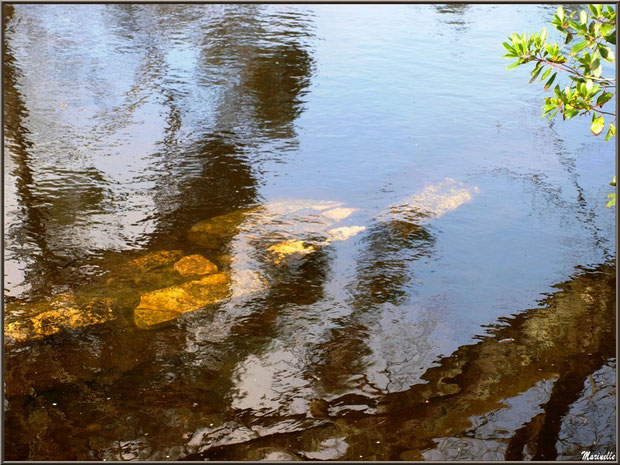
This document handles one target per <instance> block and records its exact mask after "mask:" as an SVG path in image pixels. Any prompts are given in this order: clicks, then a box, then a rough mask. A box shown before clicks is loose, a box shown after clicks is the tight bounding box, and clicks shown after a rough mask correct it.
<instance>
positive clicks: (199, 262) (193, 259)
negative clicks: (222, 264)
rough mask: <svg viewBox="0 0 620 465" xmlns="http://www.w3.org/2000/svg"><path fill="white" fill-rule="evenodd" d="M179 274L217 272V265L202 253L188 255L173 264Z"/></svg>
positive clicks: (189, 274)
mask: <svg viewBox="0 0 620 465" xmlns="http://www.w3.org/2000/svg"><path fill="white" fill-rule="evenodd" d="M174 269H175V270H177V271H178V272H179V274H180V275H181V276H191V275H205V274H212V273H216V272H217V266H216V265H215V264H214V263H213V262H211V261H209V260H207V259H206V258H205V257H203V256H202V255H198V254H196V255H188V256H187V257H183V258H182V259H181V260H179V261H178V262H176V263H175V264H174Z"/></svg>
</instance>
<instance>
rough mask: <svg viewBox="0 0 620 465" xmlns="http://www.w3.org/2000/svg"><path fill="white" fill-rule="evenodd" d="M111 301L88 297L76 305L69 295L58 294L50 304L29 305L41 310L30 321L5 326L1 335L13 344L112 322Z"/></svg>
mask: <svg viewBox="0 0 620 465" xmlns="http://www.w3.org/2000/svg"><path fill="white" fill-rule="evenodd" d="M112 303H113V299H111V298H91V299H86V300H84V301H83V302H79V303H78V302H77V301H76V299H75V297H74V296H72V295H64V294H63V295H59V296H56V297H55V298H54V299H52V301H51V302H46V303H44V304H41V303H38V304H33V307H37V308H42V309H44V311H42V312H40V313H37V314H36V315H35V316H33V317H31V318H26V319H23V320H20V321H15V322H11V323H7V324H5V327H4V330H5V332H4V334H5V336H7V337H8V338H10V339H13V340H15V341H27V340H29V339H39V338H42V337H45V336H50V335H52V334H56V333H58V332H60V331H62V330H66V329H71V328H80V327H84V326H91V325H95V324H101V323H105V322H107V321H110V320H113V319H114V318H115V315H114V313H113V310H112Z"/></svg>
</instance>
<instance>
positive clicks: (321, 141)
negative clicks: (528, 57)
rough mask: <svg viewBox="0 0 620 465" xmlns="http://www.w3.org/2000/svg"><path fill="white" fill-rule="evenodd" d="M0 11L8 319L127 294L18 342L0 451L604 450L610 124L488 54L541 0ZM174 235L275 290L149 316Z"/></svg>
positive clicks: (610, 358)
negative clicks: (551, 96) (289, 243)
mask: <svg viewBox="0 0 620 465" xmlns="http://www.w3.org/2000/svg"><path fill="white" fill-rule="evenodd" d="M4 8H5V10H4V31H5V43H4V47H5V48H4V57H3V58H4V68H3V71H4V102H5V107H4V118H5V119H4V120H5V129H4V130H5V140H4V195H5V197H4V207H5V223H4V234H5V236H4V240H5V248H4V253H5V255H4V270H5V277H4V293H5V294H4V297H5V308H4V311H5V330H6V328H7V325H8V327H10V328H13V327H14V326H10V325H18V326H19V325H20V324H22V323H23V322H24V321H26V322H29V321H37V320H36V318H37V315H40V314H41V313H42V312H44V311H49V309H50V308H54V309H58V308H60V310H59V312H60V313H62V312H65V314H71V308H78V309H82V310H83V309H85V308H86V309H88V308H91V307H92V306H94V305H95V304H94V303H93V302H99V303H101V302H107V303H109V302H111V304H110V307H109V313H106V314H105V318H102V320H101V321H98V322H97V323H98V324H81V323H80V324H64V326H63V325H61V326H62V327H60V328H56V330H54V331H50V330H47V333H46V334H47V335H46V337H39V336H41V335H42V334H40V331H39V330H40V328H39V329H37V327H36V324H34V323H32V324H31V323H28V325H30V326H27V328H28V331H29V332H27V336H25V337H24V338H23V339H22V340H18V341H15V340H14V339H12V338H10V337H9V338H6V339H5V346H4V350H5V354H4V355H5V378H4V380H5V398H4V399H5V401H4V405H5V444H4V445H5V448H4V450H5V458H6V459H12V460H28V459H29V460H50V459H55V460H76V459H80V460H103V459H106V460H129V459H150V460H166V459H188V460H205V459H209V460H214V459H225V460H248V459H249V460H258V459H261V458H270V459H314V460H318V459H339V460H362V459H364V460H372V459H375V460H398V459H401V460H419V459H427V460H451V459H461V460H468V459H481V458H482V459H500V460H501V459H504V458H506V459H510V460H521V459H549V460H553V459H580V458H581V452H582V451H583V450H589V451H592V452H595V453H605V452H608V451H613V452H615V441H616V431H615V413H616V401H615V389H616V388H615V385H616V384H615V382H616V362H615V314H616V305H615V296H616V294H615V266H614V260H615V252H616V251H615V209H606V208H605V207H604V205H605V202H606V198H605V196H606V194H607V193H609V192H611V187H610V186H609V185H608V184H607V183H608V182H609V180H610V179H611V177H612V176H613V169H614V156H615V154H614V145H613V143H605V142H604V141H603V140H602V139H601V138H596V137H594V136H593V135H592V134H591V133H590V132H589V128H588V124H587V121H584V120H571V121H567V122H562V121H560V120H558V121H554V122H551V123H549V122H547V121H546V120H545V119H542V118H540V117H539V116H540V113H541V110H540V106H541V101H542V96H543V95H544V93H543V91H542V89H541V88H540V87H539V86H535V85H528V83H527V81H528V75H527V73H526V71H525V70H517V71H514V72H507V71H506V66H507V64H508V62H507V61H506V60H504V59H502V58H501V56H502V55H503V53H504V52H503V49H502V47H501V41H502V40H503V39H504V38H505V37H506V36H507V35H509V34H510V33H512V32H522V31H528V32H533V31H536V30H539V29H541V28H542V27H543V26H545V25H546V24H547V23H548V21H549V19H550V18H551V16H552V15H553V11H554V10H555V7H553V6H543V5H538V6H536V5H502V6H493V5H390V6H386V5H363V6H359V5H356V6H351V5H15V6H14V7H13V6H4ZM550 32H551V31H550ZM606 71H608V72H611V73H613V69H610V70H606ZM434 189H436V190H437V191H435V190H434ZM433 192H438V194H437V196H438V197H433V194H432V193H433ZM429 193H431V194H429ZM437 198H438V199H439V203H437V202H433V201H432V200H433V199H434V200H437ZM429 199H430V200H429ZM395 205H405V207H404V208H405V209H406V211H407V212H408V213H407V214H408V215H409V216H397V215H396V214H395V212H394V210H393V209H391V208H390V206H395ZM249 207H256V208H255V209H254V210H250V211H249V213H247V214H246V213H245V212H247V211H248V210H244V209H247V208H249ZM314 207H315V208H314ZM323 207H325V208H332V209H333V208H339V209H345V208H347V209H349V208H350V209H355V211H353V210H351V212H352V214H351V215H350V216H347V217H346V218H344V219H343V220H341V221H335V222H334V223H333V224H332V223H329V225H328V226H325V225H326V224H327V222H326V223H322V222H321V221H327V220H325V217H324V216H320V215H321V214H322V213H321V212H322V211H323V210H321V208H323ZM423 207H424V208H423ZM426 210H429V211H431V212H432V213H433V214H431V215H430V216H428V215H425V214H424V211H426ZM329 211H335V210H329ZM239 212H241V213H239ZM411 212H413V213H411ZM420 212H422V213H420ZM282 213H285V214H284V215H283V216H278V215H280V214H282ZM225 214H233V215H238V216H239V215H241V216H239V218H241V219H242V220H240V221H241V223H240V224H241V226H238V227H235V228H233V229H232V230H231V232H229V233H227V234H224V235H222V236H221V237H220V238H219V239H218V240H219V242H218V243H217V245H216V246H211V245H209V244H206V243H204V242H200V241H198V242H197V241H195V240H191V236H190V237H189V238H188V231H189V230H190V228H192V226H193V225H194V224H196V223H198V222H200V221H204V220H209V219H212V218H217V217H218V216H219V215H225ZM411 215H412V216H411ZM227 218H228V217H227ZM274 218H275V219H274ZM317 218H321V219H320V221H319V220H317ZM317 221H318V222H317ZM336 223H337V224H336ZM331 226H339V227H340V226H342V227H348V228H351V227H358V228H360V229H358V230H357V231H358V232H357V234H355V235H353V236H352V237H350V238H348V239H346V240H342V241H338V240H334V241H333V242H325V241H324V237H323V236H321V234H323V235H324V234H326V232H325V228H327V227H331ZM361 228H364V229H363V230H362V229H361ZM317 235H318V236H321V237H323V239H321V240H322V241H323V242H321V244H323V245H322V246H321V247H320V248H318V250H317V251H314V252H312V253H309V254H307V255H303V256H301V257H300V256H297V258H296V259H295V260H293V261H292V262H287V264H285V265H279V266H273V264H269V262H268V261H266V260H267V259H266V258H265V254H266V252H265V251H266V250H268V249H269V247H270V246H273V245H274V244H276V243H278V241H279V240H281V239H287V238H291V237H292V238H299V239H308V238H310V239H312V238H314V237H315V236H317ZM311 236H312V237H311ZM162 250H168V251H171V250H178V251H180V252H178V253H179V254H181V255H190V254H202V255H204V256H205V257H207V258H208V259H210V260H212V261H213V262H215V263H216V264H217V265H218V266H219V267H220V269H221V270H223V271H224V272H225V273H227V274H230V275H231V276H232V277H233V279H234V280H236V281H235V284H234V286H233V291H231V292H232V294H233V296H235V293H236V292H237V290H239V289H242V288H244V283H243V282H242V281H239V279H240V278H239V276H245V275H243V272H244V271H245V270H248V269H249V270H252V271H253V272H256V273H259V272H260V274H261V279H262V281H263V282H264V283H265V286H264V287H263V288H261V289H259V290H257V291H256V292H254V291H253V292H252V293H249V294H245V295H242V296H241V297H239V298H236V297H233V298H231V299H226V300H224V301H222V302H219V303H217V304H214V305H208V306H206V307H205V308H204V309H201V310H197V311H193V312H188V313H186V314H184V315H183V316H182V317H181V318H179V319H176V320H174V321H172V322H170V324H168V325H165V326H162V327H157V328H155V329H150V330H139V329H137V328H136V326H135V324H134V316H133V315H134V309H135V308H136V306H137V305H138V304H139V303H140V298H141V295H143V294H145V293H148V292H152V291H153V290H156V289H162V288H168V287H170V286H179V285H181V284H180V283H181V278H180V277H179V275H178V274H175V272H173V271H171V268H170V266H168V265H165V266H164V267H163V268H161V267H160V268H156V267H154V268H153V269H147V270H146V271H145V270H140V271H136V270H134V268H132V266H133V265H131V264H132V263H136V262H134V260H138V261H139V260H144V259H145V258H144V257H147V258H148V257H154V256H155V257H156V256H157V255H156V254H157V253H158V252H159V251H162ZM298 255H300V254H298ZM166 266H168V268H166ZM235 286H236V287H235ZM242 290H243V289H242ZM241 294H243V292H241ZM67 296H69V297H67ZM63 299H65V300H63ZM66 299H73V300H71V302H77V303H75V305H74V304H71V305H68V304H67V305H65V304H59V302H65V301H66ZM55 305H56V307H55ZM58 305H60V307H58ZM106 305H107V304H106ZM80 311H81V310H80ZM87 323H88V322H87ZM91 323H92V321H91ZM33 325H34V326H33ZM52 326H53V324H52ZM37 331H39V333H37ZM8 333H10V331H9V332H8ZM11 334H12V333H11ZM500 341H501V342H500Z"/></svg>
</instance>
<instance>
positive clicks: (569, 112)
mask: <svg viewBox="0 0 620 465" xmlns="http://www.w3.org/2000/svg"><path fill="white" fill-rule="evenodd" d="M578 114H579V110H575V109H574V108H571V109H568V110H564V116H566V119H571V118H572V117H573V116H577V115H578Z"/></svg>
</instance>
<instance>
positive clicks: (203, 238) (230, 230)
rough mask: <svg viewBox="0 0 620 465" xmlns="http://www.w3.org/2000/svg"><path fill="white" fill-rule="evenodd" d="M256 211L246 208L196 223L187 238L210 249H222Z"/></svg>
mask: <svg viewBox="0 0 620 465" xmlns="http://www.w3.org/2000/svg"><path fill="white" fill-rule="evenodd" d="M256 210H257V207H254V208H244V209H242V210H236V211H233V212H231V213H227V214H225V215H220V216H216V217H214V218H210V219H208V220H205V221H201V222H199V223H196V224H195V225H194V226H192V227H191V229H190V230H189V232H188V233H187V238H188V239H189V240H190V241H192V242H194V243H196V244H198V245H201V246H203V247H206V248H208V249H220V248H221V247H222V246H223V245H225V244H226V242H227V241H229V240H230V239H232V238H233V237H234V236H235V235H236V234H237V232H238V230H239V227H240V226H241V224H242V223H243V222H244V221H245V219H246V217H247V216H248V214H250V213H252V212H254V211H256Z"/></svg>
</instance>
